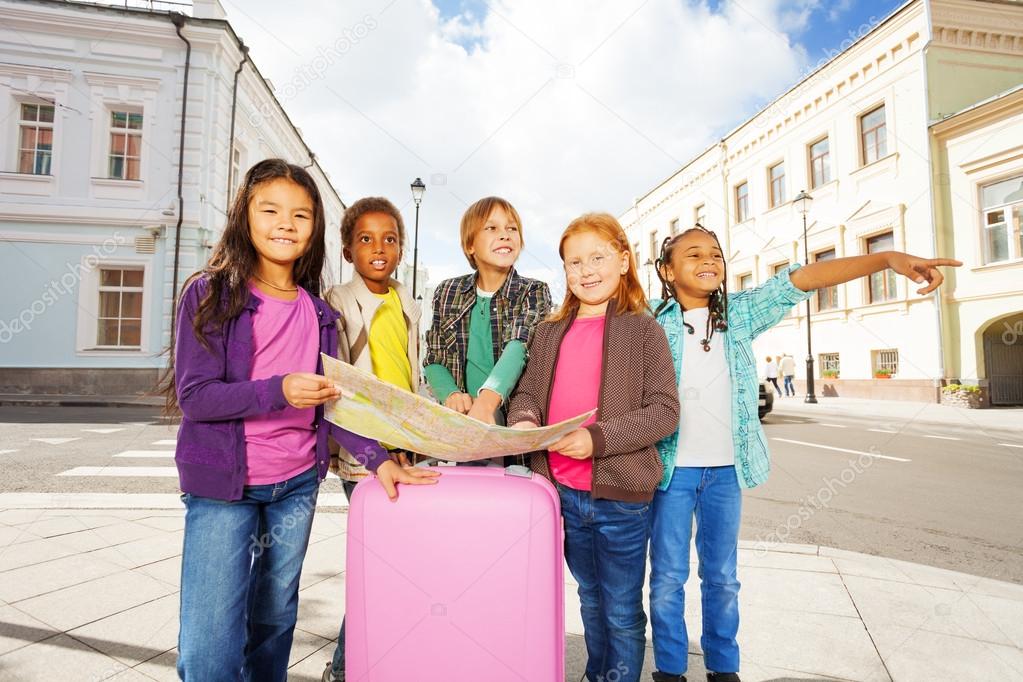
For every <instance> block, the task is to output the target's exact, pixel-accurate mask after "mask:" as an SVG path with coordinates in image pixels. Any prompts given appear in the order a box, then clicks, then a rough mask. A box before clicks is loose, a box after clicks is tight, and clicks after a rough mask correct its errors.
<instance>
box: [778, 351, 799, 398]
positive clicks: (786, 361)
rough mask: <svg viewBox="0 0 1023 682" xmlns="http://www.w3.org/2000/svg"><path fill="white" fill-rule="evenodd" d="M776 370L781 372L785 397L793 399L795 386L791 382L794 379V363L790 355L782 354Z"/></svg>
mask: <svg viewBox="0 0 1023 682" xmlns="http://www.w3.org/2000/svg"><path fill="white" fill-rule="evenodd" d="M778 369H779V371H781V376H782V379H784V384H785V395H786V396H789V395H791V396H793V397H795V395H796V386H795V384H793V383H792V382H793V380H794V379H795V378H796V361H795V360H793V359H792V356H791V355H789V354H788V353H784V354H783V355H782V356H781V360H780V361H779V362H778Z"/></svg>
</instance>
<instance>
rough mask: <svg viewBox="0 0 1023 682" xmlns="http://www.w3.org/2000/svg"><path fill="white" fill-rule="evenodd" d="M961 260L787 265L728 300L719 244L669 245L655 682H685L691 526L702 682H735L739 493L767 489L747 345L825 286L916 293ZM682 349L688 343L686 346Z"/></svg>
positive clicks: (880, 258)
mask: <svg viewBox="0 0 1023 682" xmlns="http://www.w3.org/2000/svg"><path fill="white" fill-rule="evenodd" d="M946 265H947V266H959V265H962V263H960V262H959V261H955V260H949V259H941V258H939V259H925V258H917V257H915V256H910V255H907V254H905V253H898V252H895V251H889V252H886V253H874V254H869V255H866V256H853V257H851V258H839V259H836V260H830V261H823V262H819V263H813V264H812V265H806V266H803V267H800V266H799V265H798V264H795V265H792V266H791V267H790V268H789V269H788V270H786V271H783V272H781V273H779V274H777V275H775V276H774V277H773V278H771V279H770V280H768V281H767V282H766V283H764V284H763V285H762V286H760V287H757V288H756V289H751V290H746V291H740V292H738V293H734V294H729V293H728V287H727V284H726V283H727V281H728V277H727V265H726V263H725V255H724V251H723V250H722V248H721V244H720V242H719V241H718V239H717V236H716V235H715V234H714V233H713V232H711V231H709V230H707V229H704V228H703V227H701V226H699V225H697V226H696V227H694V228H692V229H690V230H686V231H685V232H682V233H681V234H679V235H677V236H675V237H671V238H669V239H666V240H665V241H664V243H663V244H662V246H661V254H660V258H658V259H657V262H656V268H657V275H658V277H659V278H660V280H661V283H662V285H663V298H662V299H659V300H658V299H655V300H653V301H651V304H650V305H651V308H652V309H653V310H654V314H655V316H656V318H657V321H658V322H659V323H660V324H661V326H662V327H664V331H665V333H666V334H667V337H668V345H669V346H670V348H671V352H672V356H673V359H674V364H675V374H676V377H675V378H676V379H677V380H678V381H679V396H680V399H681V404H682V409H681V413H680V422H679V423H680V428H679V430H678V431H676V432H675V433H674V434H672V435H671V436H668V437H667V438H665V439H664V440H662V441H660V442H659V443H658V446H657V448H658V452H659V454H660V456H661V462H662V463H663V465H664V478H663V479H662V480H661V484H660V487H659V489H658V491H657V493H656V495H655V496H654V503H653V520H652V526H651V540H650V561H651V572H650V621H651V625H652V627H653V638H654V663H655V666H656V669H657V672H655V673H654V675H653V677H654V680H655V681H656V682H679V681H684V680H685V676H684V675H685V672H686V670H687V668H688V660H687V652H688V650H689V640H688V636H687V633H686V624H685V620H684V619H683V614H684V612H685V592H684V585H685V582H686V579H687V578H688V577H689V543H690V539H691V537H692V530H693V517H694V516H695V517H696V551H697V555H698V557H699V575H700V581H701V584H700V590H701V593H702V594H701V596H702V603H703V634H702V637H701V644H702V646H703V655H704V662H705V664H706V667H707V670H708V673H707V679H708V680H711V681H715V682H737V681H738V680H739V676H738V670H739V646H738V644H737V643H736V639H735V636H736V632H737V631H738V628H739V606H738V596H739V581H738V580H737V579H736V553H737V548H738V542H739V515H740V511H741V506H742V496H741V489H743V488H753V487H755V486H757V485H760V484H761V483H763V482H764V481H765V480H767V474H768V470H769V468H770V467H769V460H768V452H767V440H766V438H765V437H764V432H763V429H762V428H761V426H760V420H759V418H758V415H757V399H758V396H759V388H758V385H757V384H758V379H757V365H756V359H755V356H754V355H753V348H752V342H753V339H755V338H756V337H757V336H759V335H760V334H762V333H764V332H765V331H767V330H768V329H770V328H771V327H773V326H774V325H775V324H777V323H778V322H779V321H780V320H781V319H782V317H784V315H785V313H787V312H788V311H789V310H790V309H791V308H792V307H793V306H795V305H796V304H798V303H799V302H800V301H804V300H806V299H807V298H809V297H810V295H811V292H812V291H813V290H815V289H818V288H821V287H828V286H833V285H835V284H841V283H842V282H848V281H850V280H853V279H856V278H859V277H866V276H869V275H871V274H872V273H875V272H881V271H883V270H885V269H886V268H891V269H892V270H894V271H895V272H898V273H900V274H902V275H905V276H907V277H909V278H910V279H911V280H912V281H914V282H916V283H917V284H924V283H926V286H924V287H922V288H921V289H920V290H919V291H918V292H917V293H920V294H928V293H930V292H932V291H934V290H935V289H936V288H937V287H938V286H939V285H940V284H941V283H942V281H943V279H944V278H943V277H942V275H941V273H940V272H939V271H938V269H937V268H938V267H939V266H946ZM690 341H696V344H695V345H690Z"/></svg>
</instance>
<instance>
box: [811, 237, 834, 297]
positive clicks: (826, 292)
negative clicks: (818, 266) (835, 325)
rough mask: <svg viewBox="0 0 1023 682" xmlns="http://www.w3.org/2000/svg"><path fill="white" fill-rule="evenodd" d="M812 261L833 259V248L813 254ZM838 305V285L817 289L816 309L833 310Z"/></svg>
mask: <svg viewBox="0 0 1023 682" xmlns="http://www.w3.org/2000/svg"><path fill="white" fill-rule="evenodd" d="M813 260H814V262H816V263H820V262H821V261H827V260H835V250H834V249H828V250H827V251H821V252H819V253H816V254H814V257H813ZM837 307H838V287H837V286H832V287H824V288H821V289H818V290H817V310H834V309H835V308H837Z"/></svg>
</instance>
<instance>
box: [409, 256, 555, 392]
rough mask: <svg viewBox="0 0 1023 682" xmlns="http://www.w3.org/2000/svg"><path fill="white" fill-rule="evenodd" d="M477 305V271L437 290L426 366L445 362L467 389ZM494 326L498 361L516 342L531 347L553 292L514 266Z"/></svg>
mask: <svg viewBox="0 0 1023 682" xmlns="http://www.w3.org/2000/svg"><path fill="white" fill-rule="evenodd" d="M475 303H476V273H475V272H471V273H469V274H468V275H463V276H461V277H453V278H451V279H448V280H444V281H443V282H441V283H440V286H439V287H437V291H436V292H434V294H433V323H432V324H431V325H430V330H429V331H428V332H426V359H425V360H424V361H423V366H427V365H443V366H445V367H447V368H448V371H450V372H451V376H452V377H453V378H454V380H455V384H457V385H458V390H459V391H462V392H463V393H464V392H465V390H466V389H465V362H466V360H465V358H466V353H467V351H468V349H469V321H470V320H469V317H470V316H469V311H470V310H472V307H473V305H475ZM491 305H492V306H493V307H492V308H491V315H490V327H491V334H492V338H493V339H494V340H495V343H494V362H497V360H498V358H500V357H501V353H502V352H503V351H504V347H505V346H507V345H508V343H510V342H511V341H521V342H522V343H523V344H525V346H526V348H527V350H528V348H529V344H530V342H531V341H532V340H533V331H534V330H535V329H536V325H538V324H539V323H540V322H542V321H543V319H544V318H545V317H547V314H548V313H549V312H550V310H551V291H550V289H549V288H548V287H547V284H546V283H545V282H541V281H540V280H536V279H529V278H526V277H522V276H520V275H519V274H518V273H517V272H515V270H514V268H513V269H512V271H511V272H510V273H508V277H507V278H506V279H505V281H504V285H503V286H502V287H501V288H500V289H498V290H497V292H496V293H495V294H494V299H493V302H492V303H491Z"/></svg>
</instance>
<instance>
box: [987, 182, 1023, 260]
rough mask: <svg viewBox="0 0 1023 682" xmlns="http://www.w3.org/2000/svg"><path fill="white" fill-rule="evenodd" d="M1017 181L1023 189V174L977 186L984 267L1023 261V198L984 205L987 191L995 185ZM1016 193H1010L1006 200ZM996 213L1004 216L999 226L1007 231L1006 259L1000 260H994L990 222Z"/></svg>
mask: <svg viewBox="0 0 1023 682" xmlns="http://www.w3.org/2000/svg"><path fill="white" fill-rule="evenodd" d="M1016 181H1019V183H1020V187H1021V188H1023V174H1019V175H1009V176H1007V177H1002V178H998V179H992V180H989V181H987V182H984V183H981V184H978V185H977V206H978V207H979V214H980V215H979V224H978V231H979V237H980V243H981V248H980V253H981V259H982V261H983V264H984V265H996V264H998V263H1009V262H1012V261H1015V260H1020V259H1023V197H1020V198H1018V199H1016V200H1014V201H1009V202H1002V203H998V204H992V205H991V206H985V205H984V190H985V189H987V188H989V187H993V186H994V185H1000V184H1002V183H1003V182H1016ZM1015 193H1016V192H1010V194H1009V195H1007V196H1006V198H1008V197H1009V196H1012V194H1015ZM996 213H1001V214H1002V220H1001V223H999V224H1001V225H1003V229H1004V231H1005V246H1006V257H1005V258H1002V259H999V260H994V259H993V258H992V248H991V245H992V240H991V231H992V225H991V223H990V221H989V217H990V216H992V215H994V214H996Z"/></svg>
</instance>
